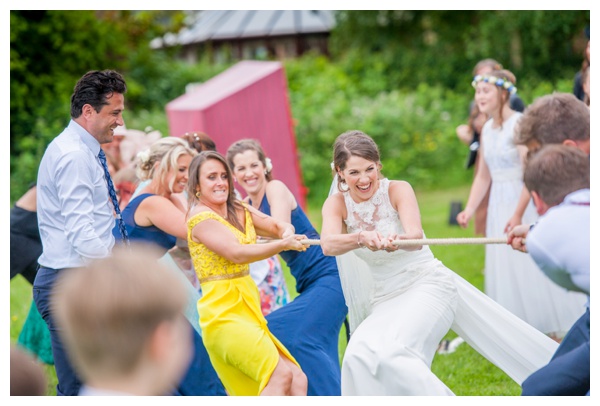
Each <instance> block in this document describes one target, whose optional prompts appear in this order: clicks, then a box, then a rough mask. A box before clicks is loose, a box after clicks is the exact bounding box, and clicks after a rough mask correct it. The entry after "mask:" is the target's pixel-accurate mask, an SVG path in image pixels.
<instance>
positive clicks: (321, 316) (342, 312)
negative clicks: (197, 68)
mask: <svg viewBox="0 0 600 406" xmlns="http://www.w3.org/2000/svg"><path fill="white" fill-rule="evenodd" d="M227 162H228V164H229V166H230V167H231V169H232V171H233V175H234V177H235V179H236V180H237V183H238V184H239V185H240V186H241V187H243V188H244V190H245V191H246V193H247V195H248V202H249V203H250V204H251V205H252V206H253V207H255V208H257V209H259V210H260V211H261V212H263V213H265V214H267V215H270V216H272V217H275V218H277V219H279V220H282V221H285V222H288V223H292V224H293V225H294V227H295V228H296V233H297V234H304V235H306V236H307V238H309V239H319V238H320V237H319V234H318V233H317V231H316V230H315V228H314V227H313V225H312V224H311V223H310V221H309V219H308V217H307V216H306V214H305V213H304V211H303V210H302V208H301V207H300V206H299V205H298V202H297V201H296V198H295V197H294V195H293V194H292V192H291V191H290V190H289V189H288V188H287V186H286V185H285V184H284V183H282V182H281V181H279V180H274V179H272V175H271V169H272V167H271V162H270V160H269V159H268V158H266V156H265V153H264V151H263V150H262V147H261V145H260V144H259V143H258V141H256V140H251V139H246V140H241V141H238V142H236V143H234V144H233V145H231V146H230V147H229V149H228V151H227ZM280 256H281V258H283V260H284V261H285V262H286V264H287V265H288V267H289V268H290V271H291V273H292V275H293V276H294V278H295V279H296V291H297V292H298V293H299V296H298V297H296V298H295V299H294V300H293V301H292V302H291V303H289V304H287V305H285V306H283V307H282V308H280V309H277V310H275V311H274V312H272V313H270V314H269V315H268V316H267V317H266V319H267V322H268V323H269V329H270V330H271V332H272V333H273V334H274V335H275V336H276V337H277V338H278V339H279V340H280V341H281V342H282V343H283V344H284V345H285V347H286V348H287V349H288V350H289V351H290V353H291V354H292V355H293V356H294V358H296V360H297V361H298V363H299V364H300V366H301V368H302V371H303V372H304V373H305V374H306V376H307V378H308V395H314V396H339V395H340V394H341V389H340V379H341V378H340V374H341V373H340V361H339V353H338V341H339V335H340V330H341V326H342V324H343V323H344V320H345V318H346V315H347V313H348V308H347V307H346V303H345V300H344V295H343V292H342V287H341V284H340V279H339V275H338V269H337V264H336V260H335V257H327V256H325V255H323V250H322V249H321V247H320V246H319V245H315V246H311V247H309V248H308V249H307V250H306V251H305V252H295V251H283V252H281V253H280Z"/></svg>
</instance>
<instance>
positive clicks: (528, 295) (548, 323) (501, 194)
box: [482, 113, 587, 336]
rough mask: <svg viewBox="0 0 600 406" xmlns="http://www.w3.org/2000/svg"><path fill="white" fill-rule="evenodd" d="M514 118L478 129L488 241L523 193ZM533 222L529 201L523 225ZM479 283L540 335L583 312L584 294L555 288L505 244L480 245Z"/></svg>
mask: <svg viewBox="0 0 600 406" xmlns="http://www.w3.org/2000/svg"><path fill="white" fill-rule="evenodd" d="M520 117H521V113H515V114H513V115H512V116H510V117H509V118H508V120H506V121H505V122H504V123H503V124H502V128H492V120H490V121H488V122H487V123H486V124H485V125H484V127H483V130H482V148H483V159H484V160H485V163H486V164H487V166H488V168H489V170H490V175H491V177H492V188H491V191H490V200H489V204H488V211H487V223H486V232H487V235H488V236H489V237H502V236H504V235H505V234H504V227H505V226H506V223H507V222H508V219H509V218H510V217H511V216H512V215H513V213H514V211H515V209H516V206H517V202H518V200H519V197H520V195H521V191H522V190H523V180H522V179H523V170H522V167H521V159H520V157H519V153H518V151H517V148H516V146H515V144H514V142H513V134H514V127H515V124H516V123H517V121H518V119H519V118H520ZM537 218H538V215H537V213H536V210H535V207H534V205H533V203H529V206H528V207H527V210H526V211H525V213H524V215H523V224H533V223H535V221H537ZM557 232H560V231H558V230H557ZM484 283H485V288H484V291H485V293H486V294H487V295H488V296H489V297H491V298H492V299H494V300H495V301H496V302H498V303H500V304H501V305H502V306H504V307H505V308H506V309H507V310H509V311H511V312H512V313H514V314H515V315H517V316H519V317H520V318H521V319H523V320H525V321H526V322H527V323H529V324H531V325H532V326H533V327H535V328H537V329H538V330H540V331H541V332H542V333H557V334H558V335H559V336H560V335H564V334H565V333H566V332H567V331H568V330H569V329H570V328H571V326H572V325H573V323H575V321H577V319H579V317H581V315H582V314H583V313H584V312H585V309H586V303H587V296H586V295H584V294H583V293H578V292H569V291H567V290H566V289H564V288H562V287H560V286H558V285H557V284H555V283H554V282H552V281H551V280H550V279H549V278H548V277H547V276H546V275H545V274H544V273H543V272H542V271H541V270H540V269H539V268H538V266H537V265H536V264H535V262H534V261H533V259H532V258H531V256H530V255H529V254H525V253H522V252H520V251H515V250H513V249H512V247H510V246H509V245H506V244H489V245H487V246H486V247H485V282H484Z"/></svg>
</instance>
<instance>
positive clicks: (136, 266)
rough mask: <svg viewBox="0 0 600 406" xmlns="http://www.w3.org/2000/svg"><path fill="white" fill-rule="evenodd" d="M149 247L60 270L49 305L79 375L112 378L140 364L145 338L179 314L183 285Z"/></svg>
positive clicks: (123, 250) (118, 250) (117, 251)
mask: <svg viewBox="0 0 600 406" xmlns="http://www.w3.org/2000/svg"><path fill="white" fill-rule="evenodd" d="M149 250H152V249H151V248H149V247H148V246H145V247H143V248H142V246H138V245H135V244H133V245H132V246H131V251H130V250H128V249H126V248H121V247H117V248H115V250H114V251H113V254H112V256H110V257H107V258H104V259H100V260H96V261H94V262H92V263H90V264H89V265H88V266H86V267H84V268H75V269H69V270H65V271H63V272H61V273H60V274H59V278H58V279H57V283H56V285H55V287H54V289H53V291H52V296H51V305H52V310H53V312H54V315H55V320H56V323H57V325H58V326H59V327H60V331H59V334H60V336H61V338H62V340H63V342H64V343H65V346H66V349H67V353H68V355H69V358H70V359H71V361H72V362H73V365H74V367H75V369H76V370H77V372H78V373H79V374H81V377H82V378H83V379H84V380H89V379H92V378H95V379H106V378H110V379H114V378H115V376H120V375H128V374H130V373H131V372H132V371H134V370H135V369H136V368H138V367H139V365H140V362H141V361H142V359H143V357H144V352H145V351H146V350H147V349H146V348H145V346H146V344H147V342H148V339H149V338H150V337H151V335H152V334H153V332H154V331H155V330H156V328H157V327H158V326H159V325H160V324H161V323H163V322H165V321H173V320H175V319H176V318H177V317H183V316H182V312H183V310H184V307H185V305H186V294H185V288H184V286H183V285H182V282H181V281H180V279H179V278H178V277H177V276H176V275H175V274H174V273H172V272H171V271H169V270H168V269H167V268H165V267H164V266H163V265H161V264H160V263H159V262H157V261H156V259H155V258H156V255H149V252H148V251H149Z"/></svg>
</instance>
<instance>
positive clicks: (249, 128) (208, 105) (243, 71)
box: [166, 61, 306, 210]
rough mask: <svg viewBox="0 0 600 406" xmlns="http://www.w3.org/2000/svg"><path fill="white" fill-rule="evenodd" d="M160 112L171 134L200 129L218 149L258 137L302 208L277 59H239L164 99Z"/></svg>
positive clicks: (284, 86)
mask: <svg viewBox="0 0 600 406" xmlns="http://www.w3.org/2000/svg"><path fill="white" fill-rule="evenodd" d="M166 112H167V118H168V121H169V133H170V134H171V135H174V136H181V135H183V134H185V133H186V132H192V131H202V132H204V133H206V134H208V135H209V136H210V137H211V138H212V139H213V140H214V141H215V144H216V146H217V150H218V151H219V152H220V153H221V154H223V155H225V153H226V151H227V148H229V146H230V145H231V144H232V143H234V142H235V141H238V140H240V139H242V138H255V139H257V140H259V141H260V143H261V145H262V147H263V149H264V150H265V154H266V155H267V156H268V157H269V158H271V161H272V162H273V176H274V177H275V179H279V180H281V181H282V182H284V183H285V184H286V185H287V186H288V187H289V188H290V190H291V191H292V193H293V194H294V196H296V199H297V200H298V203H299V204H300V206H302V208H303V209H305V210H306V188H305V187H304V184H303V182H302V174H301V172H300V163H299V160H298V152H297V150H296V138H295V135H294V128H293V124H292V117H291V110H290V105H289V101H288V93H287V79H286V76H285V71H284V70H283V66H282V64H281V63H280V62H263V61H242V62H239V63H237V64H236V65H234V66H232V67H231V68H229V69H228V70H226V71H225V72H222V73H221V74H219V75H217V76H215V77H213V78H212V79H210V80H208V81H206V82H204V83H203V84H201V85H199V86H197V87H196V88H194V90H192V91H190V92H188V93H186V94H184V95H182V96H179V97H178V98H176V99H174V100H172V101H171V102H169V103H168V104H167V106H166ZM240 193H242V194H244V191H243V190H240Z"/></svg>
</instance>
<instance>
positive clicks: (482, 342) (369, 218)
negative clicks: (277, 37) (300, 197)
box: [321, 131, 558, 396]
mask: <svg viewBox="0 0 600 406" xmlns="http://www.w3.org/2000/svg"><path fill="white" fill-rule="evenodd" d="M333 155H334V159H333V165H334V171H335V174H336V176H335V178H334V183H333V185H332V191H331V192H330V196H329V197H328V198H327V200H326V201H325V203H324V204H323V209H322V218H323V226H322V230H321V247H322V249H323V252H324V253H325V255H332V256H336V259H337V262H338V269H339V274H340V278H341V281H342V287H343V291H344V296H345V298H346V303H348V309H349V318H350V329H351V331H352V335H351V336H350V341H349V343H348V347H347V348H346V352H345V353H344V358H343V360H342V395H388V396H389V395H418V396H425V395H452V394H453V393H452V391H451V390H450V388H448V387H447V386H446V385H445V384H444V383H443V382H442V381H441V380H440V379H439V378H438V377H437V376H435V374H433V372H432V371H431V362H432V360H433V357H434V355H435V353H436V349H437V347H438V344H439V342H440V340H441V339H442V338H443V337H444V336H445V335H446V333H447V332H448V330H450V329H452V330H454V331H455V332H456V333H457V334H458V335H459V336H460V337H462V338H463V339H464V340H465V341H466V342H467V343H469V344H470V345H471V346H472V347H473V348H474V349H475V350H477V351H478V352H479V353H480V354H481V355H483V356H484V357H486V358H487V359H488V360H489V361H490V362H492V363H494V364H495V365H496V366H498V367H499V368H500V369H502V370H503V371H504V372H505V373H506V374H507V375H508V376H510V377H511V378H512V379H514V380H515V381H516V382H517V383H519V384H520V383H521V382H522V381H523V380H525V378H527V377H528V376H529V374H530V373H532V372H533V371H536V370H537V369H538V368H539V367H540V366H542V365H545V363H547V361H548V360H549V359H550V358H551V356H552V354H553V352H554V351H555V350H556V348H557V347H558V344H557V343H556V342H555V341H553V340H552V339H550V338H548V337H546V336H545V335H544V334H542V333H541V332H539V331H537V330H536V329H535V328H533V327H531V326H530V325H529V324H527V323H525V322H524V321H522V320H521V319H519V318H518V317H516V316H515V315H513V314H512V313H510V312H509V311H507V310H506V309H504V308H503V307H502V306H500V305H499V304H497V303H496V302H494V301H493V300H492V299H490V298H489V297H488V296H486V295H485V294H483V293H482V292H481V291H479V290H478V289H477V288H475V287H474V286H472V285H471V284H469V283H468V282H467V281H465V280H464V279H463V278H461V277H460V276H459V275H457V274H456V273H454V272H452V271H451V270H450V269H448V268H446V267H445V266H444V265H443V264H442V263H441V262H440V261H438V260H437V259H436V258H435V257H434V256H433V254H432V252H431V250H430V249H429V247H428V246H411V247H405V248H402V249H400V248H399V247H398V245H396V244H394V243H393V241H395V240H404V239H421V238H424V237H425V234H424V232H423V230H422V227H421V220H420V212H419V206H418V203H417V199H416V196H415V192H414V191H413V189H412V187H411V185H410V184H409V183H407V182H405V181H397V180H389V179H387V178H385V177H383V175H382V173H381V168H382V166H381V161H380V156H379V149H378V147H377V144H375V142H374V141H373V139H372V138H371V137H369V136H368V135H366V134H364V133H363V132H360V131H348V132H346V133H344V134H341V135H340V136H338V138H337V139H336V141H335V143H334V147H333Z"/></svg>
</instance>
